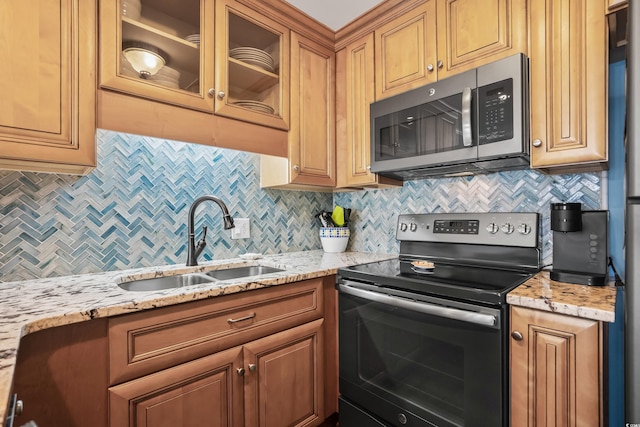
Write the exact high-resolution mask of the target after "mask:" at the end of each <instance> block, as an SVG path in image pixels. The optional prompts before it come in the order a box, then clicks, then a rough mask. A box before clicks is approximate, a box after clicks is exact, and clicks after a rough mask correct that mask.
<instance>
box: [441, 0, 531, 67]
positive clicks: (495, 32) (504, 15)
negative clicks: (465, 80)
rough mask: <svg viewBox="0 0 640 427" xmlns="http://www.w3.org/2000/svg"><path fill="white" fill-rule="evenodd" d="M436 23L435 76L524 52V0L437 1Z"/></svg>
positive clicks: (525, 7)
mask: <svg viewBox="0 0 640 427" xmlns="http://www.w3.org/2000/svg"><path fill="white" fill-rule="evenodd" d="M437 25H438V64H437V65H438V79H442V78H445V77H448V76H449V75H452V74H455V73H459V72H462V71H466V70H469V69H471V68H475V67H477V66H479V65H482V64H486V63H489V62H493V61H495V60H498V59H501V58H505V57H507V56H510V55H513V54H516V53H520V52H526V51H527V1H526V0H438V24H437ZM440 64H442V65H440Z"/></svg>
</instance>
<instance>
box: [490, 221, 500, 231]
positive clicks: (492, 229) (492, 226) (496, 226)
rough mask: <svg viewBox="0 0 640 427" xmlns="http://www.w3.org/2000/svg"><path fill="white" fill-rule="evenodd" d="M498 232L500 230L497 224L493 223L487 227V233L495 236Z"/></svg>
mask: <svg viewBox="0 0 640 427" xmlns="http://www.w3.org/2000/svg"><path fill="white" fill-rule="evenodd" d="M498 230H500V227H498V224H496V223H495V222H492V223H491V224H489V225H487V231H488V232H489V233H491V234H496V233H497V232H498Z"/></svg>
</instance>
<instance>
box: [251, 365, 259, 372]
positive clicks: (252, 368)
mask: <svg viewBox="0 0 640 427" xmlns="http://www.w3.org/2000/svg"><path fill="white" fill-rule="evenodd" d="M257 368H258V367H257V366H256V364H255V363H249V370H250V371H251V372H255V371H256V369H257Z"/></svg>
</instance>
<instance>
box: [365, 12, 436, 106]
mask: <svg viewBox="0 0 640 427" xmlns="http://www.w3.org/2000/svg"><path fill="white" fill-rule="evenodd" d="M436 61H437V54H436V1H435V0H427V1H426V2H424V3H423V4H420V5H418V6H417V7H415V8H414V9H412V10H410V11H409V12H407V13H405V14H403V15H401V16H399V17H397V18H395V19H394V20H392V21H390V22H388V23H386V24H384V25H382V26H381V27H380V28H377V29H376V30H375V76H376V77H375V78H376V99H382V98H386V97H389V96H392V95H396V94H398V93H401V92H405V91H407V90H409V89H412V88H415V87H419V86H423V85H425V84H427V83H431V82H434V81H435V80H436V78H437V73H436V72H435V67H436V66H437V65H436Z"/></svg>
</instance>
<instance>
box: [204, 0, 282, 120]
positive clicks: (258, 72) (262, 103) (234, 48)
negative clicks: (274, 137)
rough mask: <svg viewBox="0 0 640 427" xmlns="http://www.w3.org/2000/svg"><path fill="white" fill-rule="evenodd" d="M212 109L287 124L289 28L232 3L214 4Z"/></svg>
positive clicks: (218, 112) (248, 118) (223, 113)
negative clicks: (214, 32)
mask: <svg viewBox="0 0 640 427" xmlns="http://www.w3.org/2000/svg"><path fill="white" fill-rule="evenodd" d="M215 58H216V82H215V87H216V93H215V112H216V114H219V115H221V116H227V117H231V118H235V119H240V120H245V121H249V122H253V123H258V124H263V125H265V126H271V127H275V128H280V129H288V128H289V91H288V86H287V85H288V82H289V76H288V72H289V29H288V28H287V27H285V26H284V25H281V24H279V23H277V22H274V21H272V20H270V19H268V18H266V17H265V16H263V15H261V14H259V13H258V12H256V11H253V10H251V9H249V8H248V7H246V6H243V5H241V4H239V3H238V2H234V1H225V0H218V1H217V2H216V48H215Z"/></svg>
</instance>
